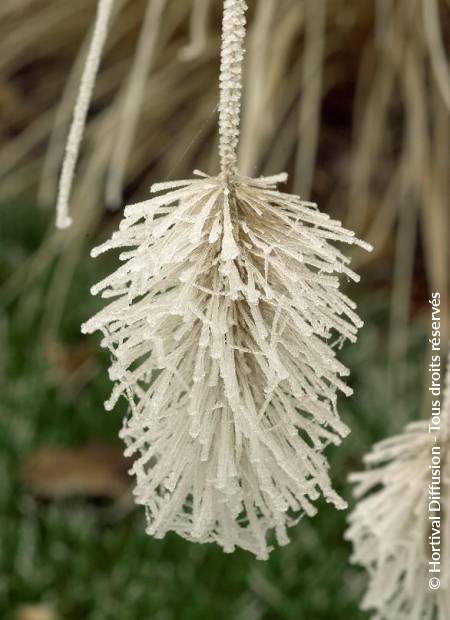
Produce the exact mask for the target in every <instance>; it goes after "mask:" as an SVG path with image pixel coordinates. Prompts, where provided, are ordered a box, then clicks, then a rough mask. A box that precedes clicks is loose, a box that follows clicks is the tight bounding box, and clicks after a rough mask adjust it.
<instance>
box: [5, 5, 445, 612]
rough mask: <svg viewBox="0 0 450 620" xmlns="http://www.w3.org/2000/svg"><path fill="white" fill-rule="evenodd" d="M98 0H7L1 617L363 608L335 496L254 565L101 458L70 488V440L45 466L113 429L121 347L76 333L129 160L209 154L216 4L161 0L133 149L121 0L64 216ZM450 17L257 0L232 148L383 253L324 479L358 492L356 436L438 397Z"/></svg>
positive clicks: (363, 297)
mask: <svg viewBox="0 0 450 620" xmlns="http://www.w3.org/2000/svg"><path fill="white" fill-rule="evenodd" d="M95 4H96V3H95V2H93V0H73V2H70V3H67V2H62V1H61V0H12V1H8V0H6V1H5V2H3V3H1V6H0V351H1V354H0V387H1V399H0V425H1V426H0V428H1V432H0V519H1V521H0V573H1V578H0V617H1V618H6V619H7V620H9V618H11V619H16V618H18V619H19V620H41V619H42V620H53V618H56V619H57V620H81V619H83V620H85V619H86V620H128V619H130V620H135V619H139V620H141V619H144V618H145V619H147V618H152V619H157V620H160V619H161V620H166V619H167V620H172V619H173V620H178V619H179V618H182V619H183V620H184V619H185V618H186V619H198V620H203V619H205V620H206V619H208V620H209V619H210V618H213V617H215V618H217V620H220V619H227V620H228V619H229V618H233V619H234V618H236V619H238V620H241V619H245V620H253V619H254V620H291V619H292V620H341V619H342V620H344V619H345V620H348V619H350V620H359V619H360V618H361V619H362V618H365V617H367V615H365V614H362V612H360V611H359V610H358V601H359V599H360V595H361V592H362V590H363V587H364V580H365V577H364V575H363V574H362V573H361V571H360V570H359V569H358V568H357V567H354V566H352V565H351V564H350V563H349V557H350V554H351V549H350V547H349V545H347V544H346V543H345V542H343V540H342V534H343V531H344V529H345V519H346V515H345V513H343V512H337V511H335V510H333V509H332V508H331V507H329V506H327V505H322V506H321V507H320V508H321V509H320V512H319V515H318V516H317V517H315V518H314V519H311V520H307V519H304V520H302V522H301V523H300V524H299V525H298V526H297V527H296V528H294V529H293V530H292V531H291V539H292V542H291V544H290V545H288V546H287V547H284V548H281V549H280V548H278V549H275V550H274V551H273V552H272V555H271V557H270V560H269V561H268V562H266V563H261V562H258V561H257V560H254V559H253V558H251V557H250V556H249V555H248V554H246V553H244V552H236V553H235V554H233V555H231V556H227V555H223V554H222V552H221V551H219V550H218V549H216V548H214V547H212V546H200V545H194V544H190V543H187V542H186V541H183V540H181V539H179V538H177V537H175V536H168V537H167V538H166V539H164V540H163V541H157V540H152V539H149V538H148V537H147V536H146V535H145V534H144V524H143V515H142V513H141V511H140V510H139V509H133V507H132V506H131V505H130V504H129V502H128V503H127V498H126V497H125V499H124V498H122V497H119V495H120V494H117V493H111V492H110V490H106V491H105V492H104V493H103V494H102V493H101V484H100V485H99V489H100V492H99V493H98V494H97V495H95V494H92V493H87V492H86V493H83V491H82V489H81V491H80V488H79V486H80V480H81V483H83V476H84V481H85V484H86V487H87V486H88V484H87V483H88V479H89V478H90V477H95V471H93V470H92V469H91V470H89V467H91V468H92V461H89V463H88V465H86V468H87V471H86V472H84V473H83V472H81V473H80V472H78V473H79V474H80V475H79V481H78V490H77V493H71V492H70V489H69V488H68V489H67V493H65V492H64V484H65V480H66V479H65V478H64V476H65V475H66V474H67V472H66V473H64V471H63V469H64V468H61V471H60V470H59V467H58V460H57V459H55V463H54V467H53V470H52V467H50V469H48V468H47V469H45V468H44V469H45V471H44V473H42V471H41V470H40V468H39V467H35V468H34V467H33V463H35V462H36V461H33V460H32V459H33V455H36V451H37V450H44V451H47V456H48V455H49V454H50V455H51V454H52V452H51V451H52V450H55V449H59V450H63V451H64V450H65V451H66V452H70V451H73V453H74V454H78V457H79V458H80V459H81V460H79V461H78V462H79V463H80V464H81V466H82V464H83V460H82V458H81V456H80V454H81V453H80V450H81V448H82V447H83V446H86V445H89V444H92V442H97V444H98V443H99V442H103V443H104V444H105V445H108V446H109V445H112V446H117V447H118V449H120V444H119V443H118V440H117V432H118V429H119V427H120V423H121V414H123V412H124V407H125V404H124V403H122V405H121V407H122V409H120V408H118V410H116V411H114V412H113V413H110V414H106V413H105V412H104V411H103V401H104V400H105V398H106V397H107V395H108V393H109V389H110V385H109V380H108V376H107V372H106V369H107V365H108V359H107V357H106V356H105V354H104V353H101V352H100V351H99V350H98V339H97V338H95V337H92V338H90V339H87V338H81V335H80V332H79V329H80V327H79V326H80V324H81V322H83V321H84V320H85V319H86V318H87V317H89V316H91V315H92V313H93V312H94V311H95V309H96V308H97V307H98V303H99V301H98V300H96V299H94V298H92V297H91V296H90V294H89V289H90V287H91V285H92V284H93V283H94V282H96V281H98V280H99V279H100V277H101V276H102V275H103V274H106V273H107V272H108V271H111V270H112V268H113V266H114V264H115V263H114V260H115V259H114V257H108V256H106V257H102V258H101V259H96V260H95V261H94V260H91V259H90V258H89V249H90V248H91V247H92V246H94V245H95V244H96V243H97V242H98V240H99V238H100V239H101V238H104V237H106V236H107V235H108V234H109V232H110V231H111V229H112V228H114V227H116V226H117V224H118V221H119V218H120V213H118V212H117V210H115V205H114V199H113V198H117V195H116V196H112V197H111V192H110V191H108V179H111V178H114V179H116V178H122V176H123V183H122V184H121V187H120V188H119V190H120V192H122V193H123V200H124V202H129V201H137V200H140V199H143V198H144V197H145V196H146V195H147V194H148V188H149V186H150V184H151V183H152V182H154V181H163V180H169V179H173V178H183V177H185V176H190V175H191V171H192V169H193V168H201V169H204V170H205V171H206V172H208V173H214V172H215V171H216V167H217V156H216V150H217V143H216V129H215V127H216V120H217V119H216V103H217V69H218V50H219V22H220V9H221V3H220V2H216V1H215V0H204V1H202V0H200V1H198V0H192V1H191V0H172V1H170V2H168V3H167V6H166V9H165V11H164V13H163V15H162V19H161V23H160V24H158V42H157V45H156V48H155V57H154V59H153V65H152V68H151V70H150V72H149V75H148V76H147V80H146V82H145V89H144V92H143V101H142V102H141V103H142V107H141V110H140V116H139V119H138V131H137V135H136V137H135V141H134V144H133V147H132V150H131V152H130V153H129V157H127V159H126V165H125V168H124V169H122V168H121V167H120V165H118V164H117V160H116V159H115V158H114V153H116V151H117V149H118V148H119V150H120V146H121V145H120V144H117V135H118V131H117V128H118V127H119V126H120V122H121V121H120V118H121V109H122V106H123V102H124V99H125V98H126V96H127V92H128V90H127V89H129V87H130V86H129V80H128V76H129V74H130V72H131V68H132V66H133V62H134V61H133V58H134V55H135V50H136V41H137V40H138V37H139V32H140V29H141V27H142V24H143V17H144V13H145V7H146V0H118V2H117V10H116V17H115V19H114V22H113V24H112V29H111V34H110V36H109V38H108V44H107V49H106V53H105V58H104V61H103V63H102V71H101V73H100V75H99V81H98V84H97V88H96V91H95V95H94V100H93V106H92V110H91V113H90V116H89V122H88V127H87V133H86V140H85V144H84V149H83V156H82V160H81V162H80V166H79V170H78V178H77V181H76V187H75V192H74V196H73V215H74V220H75V224H74V226H73V227H72V229H70V230H69V231H67V232H64V233H61V232H56V231H54V228H53V211H52V207H53V204H54V199H55V191H56V186H57V178H58V172H59V167H60V161H61V157H62V153H63V150H64V140H65V137H66V133H67V128H68V123H69V122H70V116H71V109H72V105H73V100H74V96H75V92H76V86H77V83H78V79H79V76H80V71H81V66H82V61H83V59H84V54H85V52H86V41H87V37H88V36H89V34H90V24H91V21H92V18H93V15H94V12H95ZM424 4H425V6H427V7H431V9H430V11H431V12H429V13H423V6H424ZM319 5H320V6H321V7H322V9H325V12H324V13H322V17H320V13H317V11H315V10H314V7H317V6H319ZM202 6H203V8H204V7H205V6H207V9H208V11H207V13H205V14H206V17H204V16H203V17H202V15H203V13H202V12H201V8H202ZM199 7H200V9H199ZM433 7H434V8H433ZM433 11H434V12H433ZM424 16H425V17H427V16H428V17H427V19H424ZM436 24H437V27H438V30H437V32H436V28H435V26H436ZM449 33H450V10H449V3H448V1H447V0H442V1H441V2H437V1H435V0H432V1H427V0H422V1H421V0H370V1H368V2H357V1H356V0H328V2H325V1H324V0H320V2H317V0H302V1H300V0H280V1H279V2H276V3H275V2H274V1H273V0H252V1H250V2H249V34H248V37H249V38H248V46H247V48H248V55H247V65H246V78H245V95H244V111H243V126H242V142H241V165H242V166H243V168H244V169H245V170H246V171H247V172H249V173H251V174H254V175H256V174H260V173H269V174H273V173H277V172H280V171H281V170H287V171H288V172H289V173H290V181H289V185H288V189H289V190H296V191H297V190H301V191H302V195H303V196H305V197H306V196H308V195H311V196H312V198H313V199H314V200H317V201H318V202H319V204H320V205H321V208H322V209H323V210H325V211H327V212H329V213H330V214H332V215H334V216H337V217H339V218H341V219H343V220H344V223H345V224H346V225H348V226H350V227H351V228H353V229H355V230H356V231H357V233H358V235H359V236H361V237H363V238H365V239H367V240H368V241H370V242H371V243H373V244H374V246H375V252H374V254H373V255H371V256H370V257H364V256H363V255H362V253H358V252H357V253H355V255H354V257H353V258H354V266H355V268H356V269H357V270H359V271H360V272H361V274H362V277H363V279H362V284H361V285H360V286H358V287H356V286H352V287H351V290H349V294H350V296H351V297H352V298H355V299H356V301H357V302H358V304H359V309H360V314H361V316H362V318H363V319H364V320H365V322H366V325H365V327H364V328H363V330H362V332H361V336H360V339H359V341H358V344H357V345H351V346H346V347H344V349H343V350H342V354H341V357H342V360H343V361H344V363H345V364H346V365H347V366H348V367H349V368H350V370H351V379H350V381H351V384H352V387H353V388H354V390H355V395H354V396H353V397H352V398H351V399H348V400H346V399H344V398H341V401H340V411H341V415H342V417H343V419H344V421H345V422H346V423H347V424H348V425H349V426H350V427H351V429H352V433H351V435H350V436H349V438H347V439H346V440H345V441H344V443H343V445H342V446H340V447H339V448H333V447H330V449H329V450H328V454H329V456H330V461H331V465H332V478H333V481H334V483H335V485H336V487H337V488H338V490H339V491H340V492H341V493H342V494H343V495H344V497H346V498H347V499H348V500H349V501H350V503H351V497H350V489H349V486H348V485H347V483H346V478H347V475H348V473H349V472H350V471H353V470H355V469H358V468H360V467H361V457H362V455H363V454H364V453H365V452H366V451H367V450H368V449H369V447H370V446H371V445H372V444H373V443H374V442H375V441H376V440H378V439H381V438H383V437H385V436H387V435H389V434H391V433H393V432H397V431H399V430H400V429H401V428H402V426H403V425H404V423H405V422H406V421H407V420H411V419H417V418H418V417H420V416H421V415H423V414H424V402H425V399H424V389H423V388H424V387H425V386H424V380H425V377H426V373H425V367H426V359H427V346H426V343H427V338H428V295H429V293H430V291H431V290H439V291H440V292H441V295H442V299H443V319H444V323H443V327H444V330H445V329H448V319H449V312H448V299H449V297H450V280H449V274H450V250H449V246H450V244H449V243H448V234H449V230H450V209H449V203H448V195H449V175H448V170H449V165H450V133H449V127H450V121H449V115H448V108H449V101H450V99H449V94H448V93H449V92H450V91H449V81H448V80H449V78H448V75H447V76H446V73H445V71H446V70H448V67H447V66H445V62H446V57H445V43H446V42H447V41H448V40H449ZM190 44H191V45H190ZM186 46H188V48H189V46H190V51H189V49H188V51H186ZM183 50H184V51H183ZM443 50H444V51H443ZM120 192H119V193H120ZM30 459H31V460H30ZM101 467H103V469H105V467H106V465H105V463H103V464H102V463H101V462H100V456H99V462H98V470H99V471H100V469H101ZM69 474H70V475H69V476H68V478H70V476H72V477H73V474H74V472H73V471H72V472H69ZM66 481H67V486H68V487H69V486H70V485H69V482H68V479H67V480H66ZM46 485H47V487H49V488H50V491H48V492H47V493H42V487H43V486H46ZM58 485H59V486H58ZM81 486H82V484H81ZM52 489H53V490H52ZM56 489H58V490H56ZM24 605H25V606H27V605H32V606H33V605H41V607H40V608H32V607H29V608H26V607H24ZM33 609H34V612H33ZM52 609H53V612H51V610H52ZM27 610H28V611H27ZM26 613H29V614H33V613H34V615H24V614H26ZM38 613H47V616H38V615H36V614H38ZM51 613H53V615H49V614H51Z"/></svg>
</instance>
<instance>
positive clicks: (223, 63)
mask: <svg viewBox="0 0 450 620" xmlns="http://www.w3.org/2000/svg"><path fill="white" fill-rule="evenodd" d="M246 10H247V5H246V3H245V2H244V0H224V3H223V20H222V47H221V53H220V78H219V79H220V101H219V135H220V140H219V155H220V169H221V173H222V175H223V176H226V177H229V176H230V175H233V174H234V173H235V172H236V170H237V146H238V142H239V120H240V112H241V91H242V61H243V58H244V37H245V11H246Z"/></svg>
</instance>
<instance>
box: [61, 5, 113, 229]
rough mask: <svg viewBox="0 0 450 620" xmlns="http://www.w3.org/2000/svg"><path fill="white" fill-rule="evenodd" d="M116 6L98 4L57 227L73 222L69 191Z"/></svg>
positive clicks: (70, 140)
mask: <svg viewBox="0 0 450 620" xmlns="http://www.w3.org/2000/svg"><path fill="white" fill-rule="evenodd" d="M113 5H114V0H99V3H98V9H97V17H96V20H95V26H94V33H93V35H92V41H91V45H90V47H89V52H88V55H87V58H86V64H85V65H84V70H83V75H82V77H81V84H80V90H79V91H78V98H77V102H76V104H75V109H74V113H73V120H72V125H71V126H70V132H69V137H68V139H67V145H66V155H65V158H64V162H63V167H62V172H61V177H60V180H59V190H58V200H57V204H56V226H57V227H58V228H67V227H68V226H70V224H71V223H72V219H71V218H70V217H69V198H70V190H71V188H72V182H73V177H74V172H75V166H76V164H77V160H78V154H79V151H80V144H81V139H82V137H83V133H84V127H85V125H86V117H87V113H88V109H89V104H90V102H91V98H92V91H93V89H94V84H95V79H96V77H97V73H98V68H99V65H100V59H101V56H102V51H103V47H104V45H105V41H106V36H107V34H108V25H109V20H110V17H111V13H112V9H113Z"/></svg>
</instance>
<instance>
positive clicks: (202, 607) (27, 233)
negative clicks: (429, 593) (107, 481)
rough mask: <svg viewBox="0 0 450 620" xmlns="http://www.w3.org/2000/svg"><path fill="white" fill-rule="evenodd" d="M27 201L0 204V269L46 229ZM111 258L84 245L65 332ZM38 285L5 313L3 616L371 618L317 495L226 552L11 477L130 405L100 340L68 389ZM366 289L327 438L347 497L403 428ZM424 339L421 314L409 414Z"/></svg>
mask: <svg viewBox="0 0 450 620" xmlns="http://www.w3.org/2000/svg"><path fill="white" fill-rule="evenodd" d="M35 213H36V212H35V210H30V209H26V208H25V207H21V208H20V209H18V210H17V212H16V214H15V215H14V217H12V218H10V219H9V220H8V221H9V222H10V223H8V224H7V223H6V219H5V216H4V212H3V214H2V215H1V217H0V244H1V247H2V250H1V252H0V277H1V278H2V279H6V278H7V276H8V275H9V274H10V273H12V272H13V271H14V269H16V268H17V266H18V265H20V263H21V262H22V261H23V259H24V258H25V257H26V256H27V255H29V254H30V253H31V252H32V251H33V250H34V249H35V248H36V247H37V244H38V243H39V240H40V239H41V237H42V234H43V231H44V229H45V224H46V221H45V220H46V218H45V217H43V216H42V214H41V215H39V217H38V216H35ZM11 222H12V223H11ZM108 260H111V259H106V262H105V261H103V262H100V261H98V262H97V261H93V260H91V259H89V257H88V253H87V252H86V259H85V260H83V261H82V262H81V264H80V265H79V268H78V270H77V273H76V276H75V279H74V282H73V285H72V287H71V292H70V295H69V299H68V301H67V305H66V310H65V313H64V319H63V322H62V325H61V329H60V330H59V338H60V340H61V341H62V342H64V343H70V344H73V343H74V342H76V341H78V340H80V341H81V336H80V335H79V324H80V323H81V322H82V321H83V320H84V319H86V318H87V317H88V316H89V315H90V314H91V313H92V311H93V310H94V309H95V307H96V306H97V304H98V303H99V302H98V301H96V300H93V299H91V298H90V296H89V286H90V285H91V284H93V283H94V282H95V281H96V280H97V279H98V278H99V277H100V276H101V275H102V272H105V270H106V269H107V268H108ZM39 287H40V288H39ZM37 290H38V292H39V294H37V295H35V296H34V300H35V301H34V302H33V303H36V300H37V312H25V313H23V312H22V311H21V309H20V308H19V307H18V305H17V304H13V305H10V306H9V308H8V309H7V312H6V311H5V312H3V313H2V314H1V315H0V347H1V351H2V366H1V368H0V372H1V379H0V387H1V402H0V425H1V429H0V430H1V432H0V519H1V522H0V570H1V573H2V578H1V580H0V617H1V618H2V619H3V618H5V620H7V619H8V618H14V613H15V609H16V608H17V606H18V605H20V604H23V603H27V602H30V603H36V602H49V603H50V604H51V605H52V606H53V607H54V608H55V610H56V611H57V613H58V616H59V617H60V618H61V620H81V619H83V620H149V619H152V620H178V619H183V620H191V619H192V620H193V619H196V620H207V619H208V620H210V619H214V620H230V619H233V620H278V619H279V620H362V619H364V618H367V617H368V615H367V614H363V613H362V612H361V611H359V609H358V601H359V599H360V595H361V592H362V590H363V587H364V579H365V577H364V574H363V573H362V572H361V571H360V570H359V569H358V568H357V567H354V566H352V565H351V564H350V563H349V555H350V547H349V545H348V544H347V543H345V542H344V541H343V539H342V534H343V531H344V529H345V523H346V513H345V512H338V511H336V510H335V509H333V508H332V507H331V506H328V505H326V504H322V505H320V512H319V514H318V516H317V517H315V518H314V519H303V520H302V521H301V522H300V524H299V525H298V526H297V527H295V528H294V529H293V530H292V531H291V543H290V544H289V545H288V546H286V547H283V548H277V549H275V550H274V551H273V553H272V554H271V557H270V559H269V561H267V562H260V561H258V560H255V559H254V558H253V557H252V556H250V555H249V554H248V553H246V552H240V551H238V552H236V553H234V554H232V555H225V554H223V553H222V551H221V550H220V549H219V548H216V547H215V546H212V545H196V544H191V543H188V542H186V541H184V540H182V539H180V538H178V537H177V536H175V535H169V536H168V537H166V538H165V539H164V540H153V539H151V538H149V537H148V536H146V535H145V533H144V519H143V514H142V511H141V510H140V509H136V510H134V511H132V512H131V513H129V514H127V515H126V516H124V517H122V518H120V519H111V517H110V516H108V514H109V513H108V512H105V511H104V510H101V509H99V508H96V507H95V506H93V505H91V504H88V503H86V502H83V501H81V500H78V501H76V500H72V501H65V502H63V503H53V504H52V503H50V504H47V505H44V504H39V503H36V502H35V501H34V500H33V498H32V497H31V496H30V494H29V492H28V491H27V489H26V488H24V487H23V486H22V483H21V480H20V475H19V472H20V467H21V463H22V462H23V460H24V458H26V456H27V455H28V454H30V453H31V452H32V451H33V450H34V449H35V448H37V447H48V446H75V445H77V444H81V443H83V442H84V441H87V440H92V439H98V438H103V439H107V440H111V441H117V439H116V436H117V431H118V429H119V427H120V418H121V415H122V414H123V412H124V411H125V404H124V403H122V404H121V407H119V408H118V410H116V411H114V412H113V413H109V414H107V413H105V412H104V410H103V400H104V399H105V398H106V397H107V395H108V391H109V387H110V386H109V381H108V378H107V373H106V367H107V362H108V359H107V357H106V356H105V355H104V354H102V353H98V354H95V364H96V368H97V369H98V372H96V373H95V376H94V377H93V378H92V380H90V382H89V383H88V384H87V385H86V386H84V388H83V389H82V391H81V392H80V393H79V394H76V395H73V394H71V393H70V391H68V390H67V389H63V388H64V386H61V384H60V381H59V380H58V378H57V376H56V375H55V370H54V368H52V366H51V364H50V363H49V362H48V360H47V359H46V355H45V347H44V346H43V343H42V339H41V337H40V332H39V324H40V319H41V318H42V317H40V312H39V309H40V307H41V306H42V304H43V302H42V300H43V296H44V291H45V289H44V284H39V285H37ZM369 292H370V291H367V289H366V292H365V293H360V295H361V296H362V298H361V300H360V310H361V314H362V316H363V318H364V319H365V321H366V327H365V328H364V329H363V331H362V334H361V338H360V340H359V342H358V344H357V345H351V346H346V347H345V348H344V350H343V351H342V355H341V357H342V359H343V361H344V362H345V363H346V364H347V365H348V366H349V367H350V368H351V371H352V378H351V383H352V386H353V387H354V389H355V396H354V397H353V398H351V399H348V400H346V399H344V398H342V399H341V406H340V411H341V415H342V417H343V419H344V421H345V422H346V423H347V424H349V425H350V426H351V428H352V434H351V435H350V436H349V438H348V439H346V440H345V441H344V443H343V445H342V446H340V447H339V448H330V449H329V450H328V455H329V456H330V460H331V463H332V477H333V480H334V483H335V485H336V487H337V489H338V490H339V491H340V492H341V493H343V495H344V496H345V497H346V498H347V499H349V500H350V489H349V486H348V485H347V483H346V478H347V475H348V473H349V471H351V470H353V469H357V468H359V467H360V465H361V456H362V455H363V454H364V452H365V451H367V449H368V448H369V447H370V445H371V444H372V443H373V442H374V441H376V440H377V439H379V438H381V437H383V436H385V435H387V434H389V433H390V432H392V431H393V430H398V426H397V425H396V422H395V407H393V406H392V404H391V403H389V395H388V390H387V389H386V385H387V384H388V378H389V377H388V374H389V370H388V368H387V365H386V362H385V359H386V348H387V347H386V344H387V343H386V342H385V339H386V316H387V311H386V307H385V302H384V301H383V299H382V297H381V296H380V298H377V297H376V296H374V294H373V293H372V292H370V295H369ZM354 293H355V290H354V289H353V290H352V294H354ZM30 296H31V291H30ZM31 298H32V299H33V296H31ZM24 299H26V296H24ZM39 300H41V301H39ZM24 303H25V306H26V302H23V300H22V309H23V304H24ZM30 303H31V302H30ZM39 303H40V304H41V305H39ZM24 317H25V318H24ZM27 317H28V318H27ZM421 341H422V327H421V326H420V325H419V326H417V327H416V328H415V332H414V334H413V342H412V343H411V351H410V355H409V356H408V368H407V369H406V370H407V375H406V376H407V382H408V385H407V390H406V392H405V398H406V399H407V403H406V404H407V407H408V409H409V411H410V415H411V418H413V417H417V415H418V402H419V397H420V394H421V391H420V390H421V385H420V384H421V368H422V363H421V359H422V355H423V350H422V345H421ZM92 344H93V346H94V348H95V349H96V348H97V344H98V338H96V337H93V338H92Z"/></svg>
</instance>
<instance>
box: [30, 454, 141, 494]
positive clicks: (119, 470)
mask: <svg viewBox="0 0 450 620" xmlns="http://www.w3.org/2000/svg"><path fill="white" fill-rule="evenodd" d="M129 467H130V461H129V460H127V459H126V458H125V457H124V456H123V453H122V450H121V449H120V447H118V446H114V445H110V444H107V443H104V442H95V443H88V444H85V445H83V446H80V447H78V448H75V449H68V448H59V449H58V448H41V449H39V450H37V451H36V452H33V453H32V454H31V455H30V456H29V457H28V458H27V459H26V461H25V462H24V464H23V468H22V479H23V482H24V483H25V484H26V486H27V487H28V488H29V489H30V491H31V493H32V494H33V495H34V496H35V497H37V498H41V499H49V500H58V499H63V498H65V497H70V496H82V497H87V498H92V497H107V498H110V499H111V500H118V499H120V498H122V497H123V496H124V495H126V494H128V492H129V490H130V482H131V479H130V477H129V475H128V473H127V470H128V469H129Z"/></svg>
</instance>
